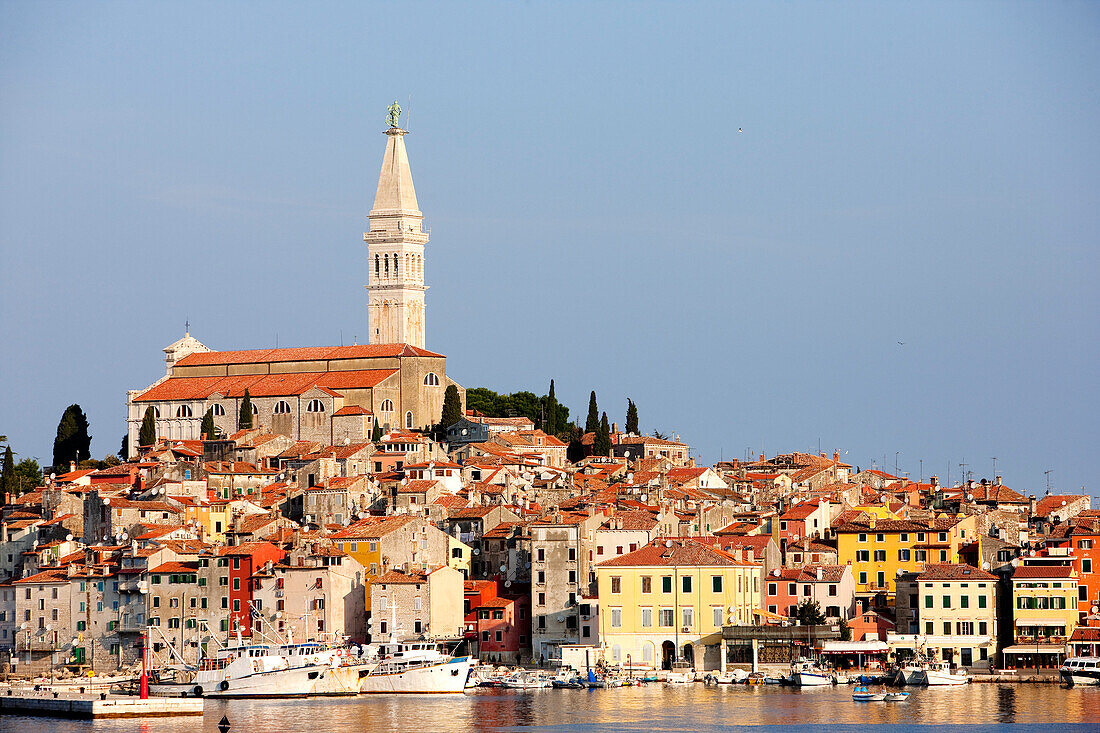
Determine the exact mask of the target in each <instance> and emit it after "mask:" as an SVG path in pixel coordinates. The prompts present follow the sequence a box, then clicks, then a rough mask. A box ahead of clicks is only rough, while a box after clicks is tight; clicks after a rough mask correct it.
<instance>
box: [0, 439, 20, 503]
mask: <svg viewBox="0 0 1100 733" xmlns="http://www.w3.org/2000/svg"><path fill="white" fill-rule="evenodd" d="M15 490H16V483H15V457H14V456H13V455H12V452H11V446H10V445H8V446H5V447H4V462H3V464H0V500H3V501H5V503H6V501H7V498H8V497H9V496H10V495H11V494H14V493H15Z"/></svg>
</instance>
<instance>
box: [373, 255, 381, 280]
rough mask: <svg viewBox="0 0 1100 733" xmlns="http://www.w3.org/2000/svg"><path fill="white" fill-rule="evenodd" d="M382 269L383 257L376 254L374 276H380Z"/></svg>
mask: <svg viewBox="0 0 1100 733" xmlns="http://www.w3.org/2000/svg"><path fill="white" fill-rule="evenodd" d="M381 269H382V258H381V257H379V256H378V255H375V256H374V276H375V277H378V276H379V275H380V274H381V272H380V270H381Z"/></svg>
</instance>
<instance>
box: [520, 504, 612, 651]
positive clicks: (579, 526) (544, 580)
mask: <svg viewBox="0 0 1100 733" xmlns="http://www.w3.org/2000/svg"><path fill="white" fill-rule="evenodd" d="M604 519H606V517H605V516H604V515H602V514H595V515H592V516H589V515H588V514H582V513H571V512H554V513H552V514H550V515H549V516H547V517H546V518H545V519H541V520H538V521H535V522H532V523H531V525H530V531H531V556H532V560H531V565H532V566H531V644H532V651H533V653H534V656H535V657H536V658H538V659H542V660H546V659H558V658H560V657H561V647H562V645H568V644H577V643H579V642H580V639H581V636H580V623H579V620H580V610H579V608H578V599H579V598H581V597H582V596H588V595H590V592H591V583H590V578H589V573H590V572H591V567H592V556H591V555H590V553H591V551H592V549H593V546H594V543H593V540H594V532H595V529H596V527H598V526H599V525H600V524H601V523H602V522H603V520H604Z"/></svg>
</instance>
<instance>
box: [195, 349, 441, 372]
mask: <svg viewBox="0 0 1100 733" xmlns="http://www.w3.org/2000/svg"><path fill="white" fill-rule="evenodd" d="M395 356H443V355H442V354H437V353H435V352H434V351H428V350H427V349H420V348H417V347H416V346H412V345H410V344H364V345H362V346H305V347H298V348H285V349H251V350H247V351H207V352H202V353H197V354H189V355H187V356H185V357H183V358H182V359H180V360H179V361H178V362H176V365H177V366H184V367H187V366H207V365H211V364H260V363H263V362H276V361H328V360H333V359H380V358H386V357H395Z"/></svg>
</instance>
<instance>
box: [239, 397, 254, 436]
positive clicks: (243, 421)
mask: <svg viewBox="0 0 1100 733" xmlns="http://www.w3.org/2000/svg"><path fill="white" fill-rule="evenodd" d="M251 429H252V396H251V395H250V394H248V387H245V389H244V399H242V400H241V411H240V413H239V414H238V415H237V430H251Z"/></svg>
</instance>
